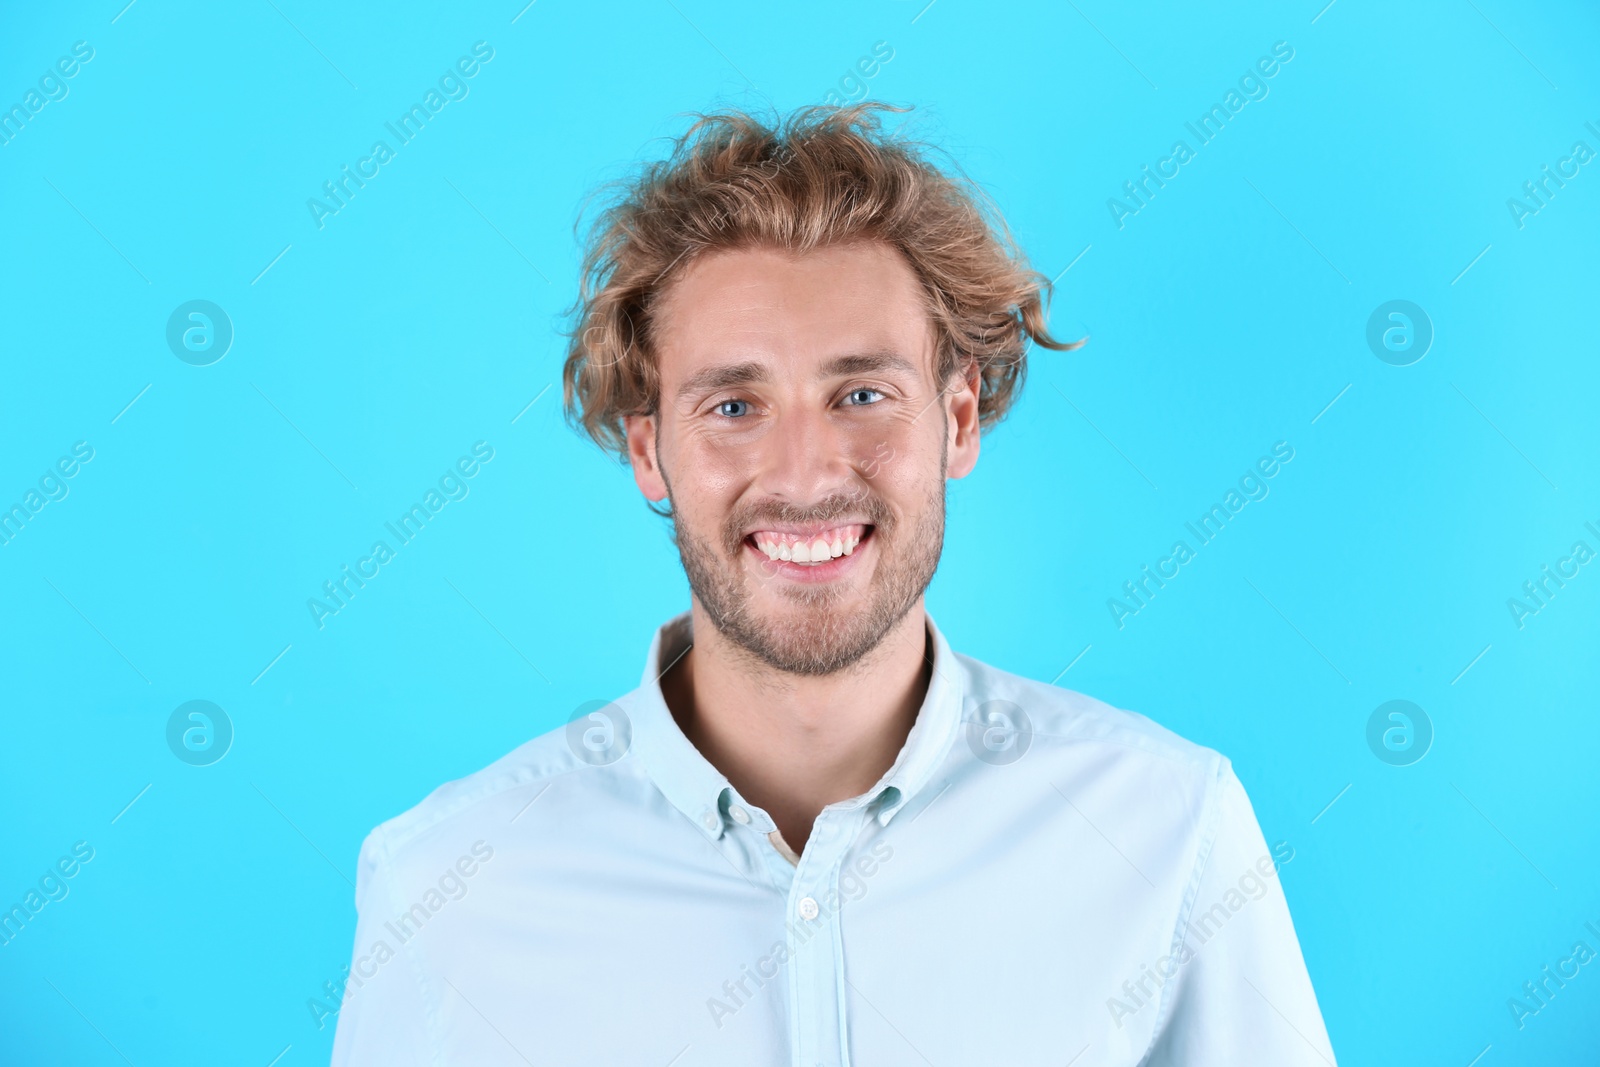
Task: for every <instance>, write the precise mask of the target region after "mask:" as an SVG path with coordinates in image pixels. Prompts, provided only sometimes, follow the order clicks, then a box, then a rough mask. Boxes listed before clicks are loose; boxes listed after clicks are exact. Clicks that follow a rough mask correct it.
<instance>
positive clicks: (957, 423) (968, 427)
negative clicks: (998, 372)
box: [944, 359, 983, 478]
mask: <svg viewBox="0 0 1600 1067" xmlns="http://www.w3.org/2000/svg"><path fill="white" fill-rule="evenodd" d="M982 385H983V378H982V376H981V375H980V374H979V373H978V361H977V360H975V359H973V360H969V361H968V363H967V366H966V368H965V370H964V371H963V372H961V373H960V377H959V379H958V378H957V377H955V376H952V377H951V380H950V384H949V385H948V386H947V387H946V390H945V397H944V403H945V405H946V407H945V410H946V412H947V413H948V415H949V419H948V422H949V427H950V429H949V433H950V439H949V441H948V446H949V460H948V463H949V465H948V467H947V468H946V470H945V477H947V478H965V477H966V476H967V475H969V474H971V473H972V468H974V467H976V466H977V465H978V439H979V436H980V433H979V428H978V391H979V389H980V388H981V387H982Z"/></svg>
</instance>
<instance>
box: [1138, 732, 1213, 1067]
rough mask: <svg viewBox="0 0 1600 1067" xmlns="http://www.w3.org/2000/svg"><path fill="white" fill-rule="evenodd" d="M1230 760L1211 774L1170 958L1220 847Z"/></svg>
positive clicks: (1166, 996) (1161, 1022) (1159, 1025)
mask: <svg viewBox="0 0 1600 1067" xmlns="http://www.w3.org/2000/svg"><path fill="white" fill-rule="evenodd" d="M1228 766H1229V764H1228V759H1227V757H1225V756H1223V755H1221V754H1218V755H1217V757H1216V760H1215V762H1214V763H1213V766H1212V770H1211V778H1210V781H1209V782H1208V783H1207V789H1206V795H1205V798H1204V799H1203V800H1202V801H1201V804H1202V813H1201V819H1202V822H1203V823H1204V824H1205V832H1204V834H1203V835H1202V837H1201V839H1200V844H1199V846H1198V848H1197V850H1196V855H1195V862H1194V868H1193V870H1192V871H1191V872H1190V874H1189V881H1188V884H1187V885H1186V886H1185V887H1184V892H1183V899H1182V900H1181V901H1180V902H1179V904H1178V917H1177V921H1176V922H1175V923H1174V924H1173V928H1172V939H1171V941H1170V942H1169V943H1168V944H1169V948H1168V954H1169V956H1173V957H1176V956H1178V955H1179V953H1180V951H1181V949H1182V946H1183V944H1184V942H1185V940H1186V938H1185V936H1184V927H1186V926H1187V925H1188V924H1189V916H1191V915H1192V914H1194V905H1195V901H1196V900H1197V899H1198V898H1199V896H1200V885H1201V883H1202V881H1204V879H1205V874H1206V870H1207V868H1208V867H1209V866H1210V864H1211V854H1212V852H1213V851H1214V847H1215V845H1216V840H1217V833H1218V831H1220V829H1221V826H1222V802H1221V801H1222V790H1223V787H1224V785H1225V784H1226V778H1225V775H1226V774H1227V773H1228ZM1178 983H1179V979H1178V978H1177V976H1176V974H1174V976H1173V978H1172V979H1168V980H1167V981H1166V982H1164V983H1163V984H1162V986H1161V1002H1160V1005H1159V1006H1158V1007H1157V1009H1156V1020H1155V1026H1154V1028H1153V1029H1152V1030H1151V1032H1150V1040H1149V1041H1148V1042H1147V1043H1146V1044H1145V1048H1144V1051H1143V1052H1142V1053H1140V1056H1139V1059H1138V1061H1137V1062H1138V1063H1141V1064H1142V1063H1144V1062H1145V1060H1146V1059H1148V1058H1149V1056H1150V1052H1151V1050H1152V1049H1154V1048H1155V1045H1156V1042H1157V1041H1158V1040H1159V1039H1160V1037H1161V1033H1162V1030H1163V1028H1164V1027H1165V1026H1166V1023H1167V1019H1168V1016H1169V1013H1170V1010H1171V1007H1172V1001H1171V990H1172V987H1173V986H1176V985H1178Z"/></svg>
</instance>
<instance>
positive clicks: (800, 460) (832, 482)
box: [756, 408, 854, 507]
mask: <svg viewBox="0 0 1600 1067" xmlns="http://www.w3.org/2000/svg"><path fill="white" fill-rule="evenodd" d="M853 480H854V468H853V466H852V463H851V459H850V454H849V441H848V440H847V434H846V433H845V431H844V430H843V429H842V428H841V427H838V426H835V425H834V424H833V423H832V422H831V421H830V420H829V419H828V416H827V413H826V412H825V411H818V410H815V409H809V408H801V409H795V408H790V409H788V410H785V411H782V412H780V413H779V414H777V415H776V416H775V417H774V421H773V425H772V429H771V430H770V431H769V432H768V433H767V434H766V435H765V436H764V437H763V439H762V441H761V456H760V472H759V474H758V476H757V479H756V483H757V484H756V488H757V489H758V490H759V491H760V492H761V493H762V494H763V495H766V496H771V497H778V498H782V499H784V500H788V501H790V502H791V503H793V504H795V505H797V506H800V507H805V506H807V505H810V504H815V503H818V502H819V501H822V500H824V499H826V498H828V497H830V496H837V495H839V494H840V493H843V492H846V491H848V489H849V488H850V486H851V484H852V483H853Z"/></svg>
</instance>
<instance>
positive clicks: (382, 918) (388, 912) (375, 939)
mask: <svg viewBox="0 0 1600 1067" xmlns="http://www.w3.org/2000/svg"><path fill="white" fill-rule="evenodd" d="M394 884H395V880H394V875H393V871H392V868H391V866H390V864H389V856H388V847H387V842H386V840H385V838H384V836H383V828H382V827H381V826H380V827H378V828H377V829H375V830H373V831H372V833H370V834H368V835H367V839H366V840H365V841H364V842H362V845H361V860H360V864H359V866H358V868H357V870H356V939H355V949H354V951H353V952H352V953H351V961H350V974H349V975H348V979H347V984H346V986H345V990H344V1000H343V1003H342V1005H341V1007H340V1010H339V1023H338V1028H337V1029H336V1030H335V1031H334V1036H333V1064H332V1067H390V1065H396V1067H411V1065H416V1067H423V1065H424V1064H428V1063H432V1062H433V1056H432V1052H431V1049H432V1046H431V1043H430V1041H429V1038H428V1033H427V1027H428V1025H429V1021H430V1019H431V1018H432V1017H431V1015H430V1010H429V1005H428V1003H427V998H426V996H425V995H424V988H423V983H422V977H421V970H420V967H419V965H418V963H417V961H416V959H415V958H414V956H413V950H412V948H411V947H410V946H407V945H405V944H403V943H401V942H400V939H399V938H398V937H397V936H396V935H395V934H394V933H393V932H392V931H391V929H390V921H391V920H392V919H393V918H394V917H395V916H396V915H398V914H400V909H398V908H396V907H395V906H394Z"/></svg>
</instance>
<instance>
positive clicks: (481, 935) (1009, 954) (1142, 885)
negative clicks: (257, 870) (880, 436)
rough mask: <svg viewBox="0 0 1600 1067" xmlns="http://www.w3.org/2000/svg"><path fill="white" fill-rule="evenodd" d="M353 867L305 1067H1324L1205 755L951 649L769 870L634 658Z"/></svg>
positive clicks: (1238, 790)
mask: <svg viewBox="0 0 1600 1067" xmlns="http://www.w3.org/2000/svg"><path fill="white" fill-rule="evenodd" d="M689 619H690V616H689V614H688V613H687V612H685V613H684V614H683V615H680V616H678V617H677V618H675V619H673V620H671V621H670V622H668V623H666V624H665V625H663V626H662V627H661V628H660V630H658V631H657V633H656V636H655V639H654V641H653V642H652V644H651V648H650V654H649V658H648V661H647V662H646V665H645V670H644V675H643V679H642V684H641V685H640V687H639V688H637V689H635V690H634V691H633V692H631V693H629V694H627V695H626V696H623V697H620V698H618V699H617V700H616V701H614V702H613V703H611V704H608V705H605V706H604V707H601V706H599V705H598V704H597V705H596V706H595V708H594V709H592V710H590V709H584V710H585V711H586V712H587V713H586V714H584V715H582V716H580V717H578V718H576V719H575V720H574V721H573V722H572V723H570V724H568V725H567V726H566V727H563V728H560V729H557V730H553V731H551V732H550V733H547V734H545V735H543V736H541V737H538V738H535V739H534V740H532V741H529V742H528V743H526V744H524V745H522V746H521V747H520V748H518V749H516V750H515V751H514V752H512V753H511V754H510V755H508V756H505V757H504V758H502V759H500V760H499V761H497V762H495V763H494V764H492V765H490V766H489V767H486V768H485V769H483V770H481V771H479V772H477V773H476V774H472V775H469V776H468V777H466V778H463V779H461V780H459V781H456V782H452V783H450V784H448V785H445V786H442V787H441V788H439V789H437V790H435V791H434V792H433V793H432V794H430V795H429V796H428V797H427V798H426V799H425V800H423V802H422V803H421V804H419V805H418V806H417V807H415V808H413V809H412V810H410V811H408V812H406V813H405V814H403V815H400V816H399V817H397V818H395V819H391V820H390V821H388V822H386V823H384V824H383V825H381V826H379V827H378V828H377V829H375V830H374V831H373V832H372V833H371V834H370V835H369V836H368V838H367V840H366V842H365V843H364V844H363V846H362V849H361V861H360V868H359V874H358V880H357V885H356V903H357V907H358V910H359V919H358V922H357V926H356V938H355V952H354V955H353V959H352V967H351V972H350V976H349V979H348V984H347V985H346V986H345V990H344V1000H343V1003H342V1005H341V1007H340V1011H339V1015H338V1030H337V1033H336V1036H335V1040H334V1051H333V1063H334V1064H335V1067H357V1065H359V1067H395V1065H400V1064H418V1065H429V1067H439V1065H445V1064H451V1065H457V1064H459V1065H472V1067H491V1065H494V1067H498V1065H502V1064H504V1065H510V1067H515V1065H535V1064H536V1065H538V1067H545V1065H547V1064H582V1065H585V1067H589V1065H607V1067H609V1065H613V1064H630V1065H636V1067H697V1065H709V1064H727V1065H738V1067H762V1065H768V1064H771V1065H779V1064H782V1065H790V1067H844V1065H855V1067H889V1065H900V1064H907V1065H917V1067H928V1065H933V1067H961V1065H968V1064H970V1065H974V1067H1026V1065H1033V1064H1038V1065H1040V1067H1044V1065H1053V1067H1063V1065H1068V1064H1070V1065H1071V1067H1105V1065H1117V1067H1135V1065H1139V1064H1143V1065H1148V1067H1156V1065H1161V1067H1168V1065H1186V1067H1201V1065H1205V1067H1292V1065H1307V1067H1317V1065H1332V1064H1333V1063H1334V1058H1333V1051H1332V1049H1331V1047H1330V1046H1329V1042H1328V1036H1327V1032H1326V1030H1325V1029H1324V1027H1323V1022H1322V1016H1321V1013H1320V1012H1319V1010H1318V1007H1317V1001H1316V997H1315V995H1314V993H1313V992H1312V988H1311V982H1310V979H1309V978H1308V976H1307V974H1306V968H1305V964H1304V962H1303V961H1302V959H1301V954H1300V946H1299V942H1298V940H1297V939H1296V937H1295V932H1294V927H1293V925H1292V923H1291V921H1290V918H1289V910H1288V906H1287V904H1286V903H1285V900H1284V895H1283V891H1282V889H1281V887H1280V884H1279V881H1278V877H1277V868H1278V867H1279V866H1281V864H1282V863H1283V862H1286V861H1287V860H1289V859H1292V857H1293V850H1292V848H1291V847H1290V846H1289V845H1288V844H1287V843H1279V844H1277V845H1275V846H1273V847H1272V848H1269V847H1268V845H1267V843H1266V841H1265V840H1264V839H1263V837H1262V834H1261V830H1260V828H1259V827H1258V825H1257V823H1256V818H1255V814H1254V812H1253V811H1252V810H1251V807H1250V802H1249V800H1248V799H1247V797H1246V796H1245V793H1244V790H1243V788H1242V787H1241V786H1240V784H1239V780H1238V779H1237V778H1236V777H1235V776H1234V773H1233V770H1232V767H1231V766H1230V765H1229V763H1228V761H1227V759H1225V758H1224V757H1222V756H1221V755H1219V754H1217V753H1216V752H1213V751H1212V750H1210V749H1207V748H1202V747H1200V746H1198V745H1194V744H1191V743H1189V742H1187V741H1184V740H1183V739H1181V738H1179V737H1178V736H1176V735H1175V734H1173V733H1171V732H1169V731H1168V730H1166V729H1163V728H1162V727H1160V726H1158V725H1156V724H1155V723H1154V722H1151V721H1150V720H1149V719H1146V718H1144V717H1143V716H1141V715H1137V714H1134V713H1132V712H1127V711H1120V710H1117V709H1115V708H1112V707H1109V706H1107V705H1106V704H1103V703H1100V702H1099V701H1096V700H1093V699H1091V698H1089V697H1086V696H1083V695H1080V694H1078V693H1073V692H1070V691H1068V690H1064V689H1058V688H1056V687H1054V686H1050V685H1045V684H1042V683H1039V682H1035V681H1031V680H1029V679H1026V678H1021V677H1018V676H1016V675H1013V674H1008V673H1006V672H1005V671H1001V670H996V669H995V668H993V667H990V666H987V665H986V664H983V663H980V662H978V661H977V660H974V659H972V658H970V657H967V656H962V655H957V654H955V653H953V652H952V651H951V649H950V646H949V645H948V644H947V643H946V641H945V638H944V636H943V635H942V634H941V633H940V632H939V629H938V627H937V626H935V625H934V623H933V620H932V619H931V618H929V619H928V620H927V623H928V633H929V636H930V638H931V642H932V647H933V673H932V678H931V681H930V684H929V686H928V693H927V696H926V699H925V700H924V702H923V704H922V707H921V709H920V710H919V712H918V717H917V721H916V724H915V726H914V727H913V728H912V730H911V733H910V735H909V736H908V737H907V738H906V743H905V746H904V748H903V749H902V750H901V752H900V754H899V757H898V758H897V759H896V761H895V763H894V766H893V767H891V768H890V769H889V771H888V773H886V774H885V775H884V776H883V778H882V780H881V781H879V782H878V783H877V784H876V785H874V786H873V787H872V788H871V789H869V790H868V791H867V792H865V793H863V794H862V795H860V796H857V797H853V798H851V799H849V800H842V801H839V802H838V803H835V804H830V805H828V806H827V807H826V808H824V809H823V811H822V813H821V815H820V816H819V817H818V818H817V821H816V824H815V827H814V829H813V831H812V834H811V837H810V839H809V840H808V841H807V842H806V845H805V848H804V850H803V852H802V853H801V854H800V856H799V857H798V864H796V863H794V862H791V860H790V859H787V858H785V855H784V852H785V851H787V850H786V849H785V848H784V847H783V844H782V839H781V838H779V837H776V835H775V830H776V827H775V825H774V823H773V821H772V819H771V818H770V817H769V816H768V815H767V813H766V812H764V811H762V810H761V809H760V808H758V807H756V806H755V805H754V804H751V803H749V802H748V801H747V800H745V798H743V797H741V796H740V795H739V792H738V791H737V790H736V789H734V788H733V787H732V786H731V785H729V783H728V781H727V779H726V778H724V777H723V776H722V775H721V774H719V773H718V772H717V770H716V769H715V768H713V767H712V766H711V764H710V763H708V762H707V761H706V760H705V758H704V757H702V756H701V755H700V753H699V752H698V751H697V750H696V749H695V748H694V746H693V745H691V744H690V743H689V741H688V739H687V738H685V736H684V735H683V733H682V732H681V731H680V730H679V729H678V726H677V724H676V722H675V721H674V720H673V718H672V715H671V713H670V711H669V710H668V709H667V706H666V704H665V702H664V700H663V698H662V695H661V688H660V684H659V678H660V675H661V674H662V672H663V670H664V669H665V668H666V667H669V666H670V665H671V664H672V663H673V662H675V661H676V659H677V658H678V657H680V656H681V655H682V654H683V652H684V651H685V650H686V648H687V646H688V642H689V640H690V639H691V634H690V632H689Z"/></svg>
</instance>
